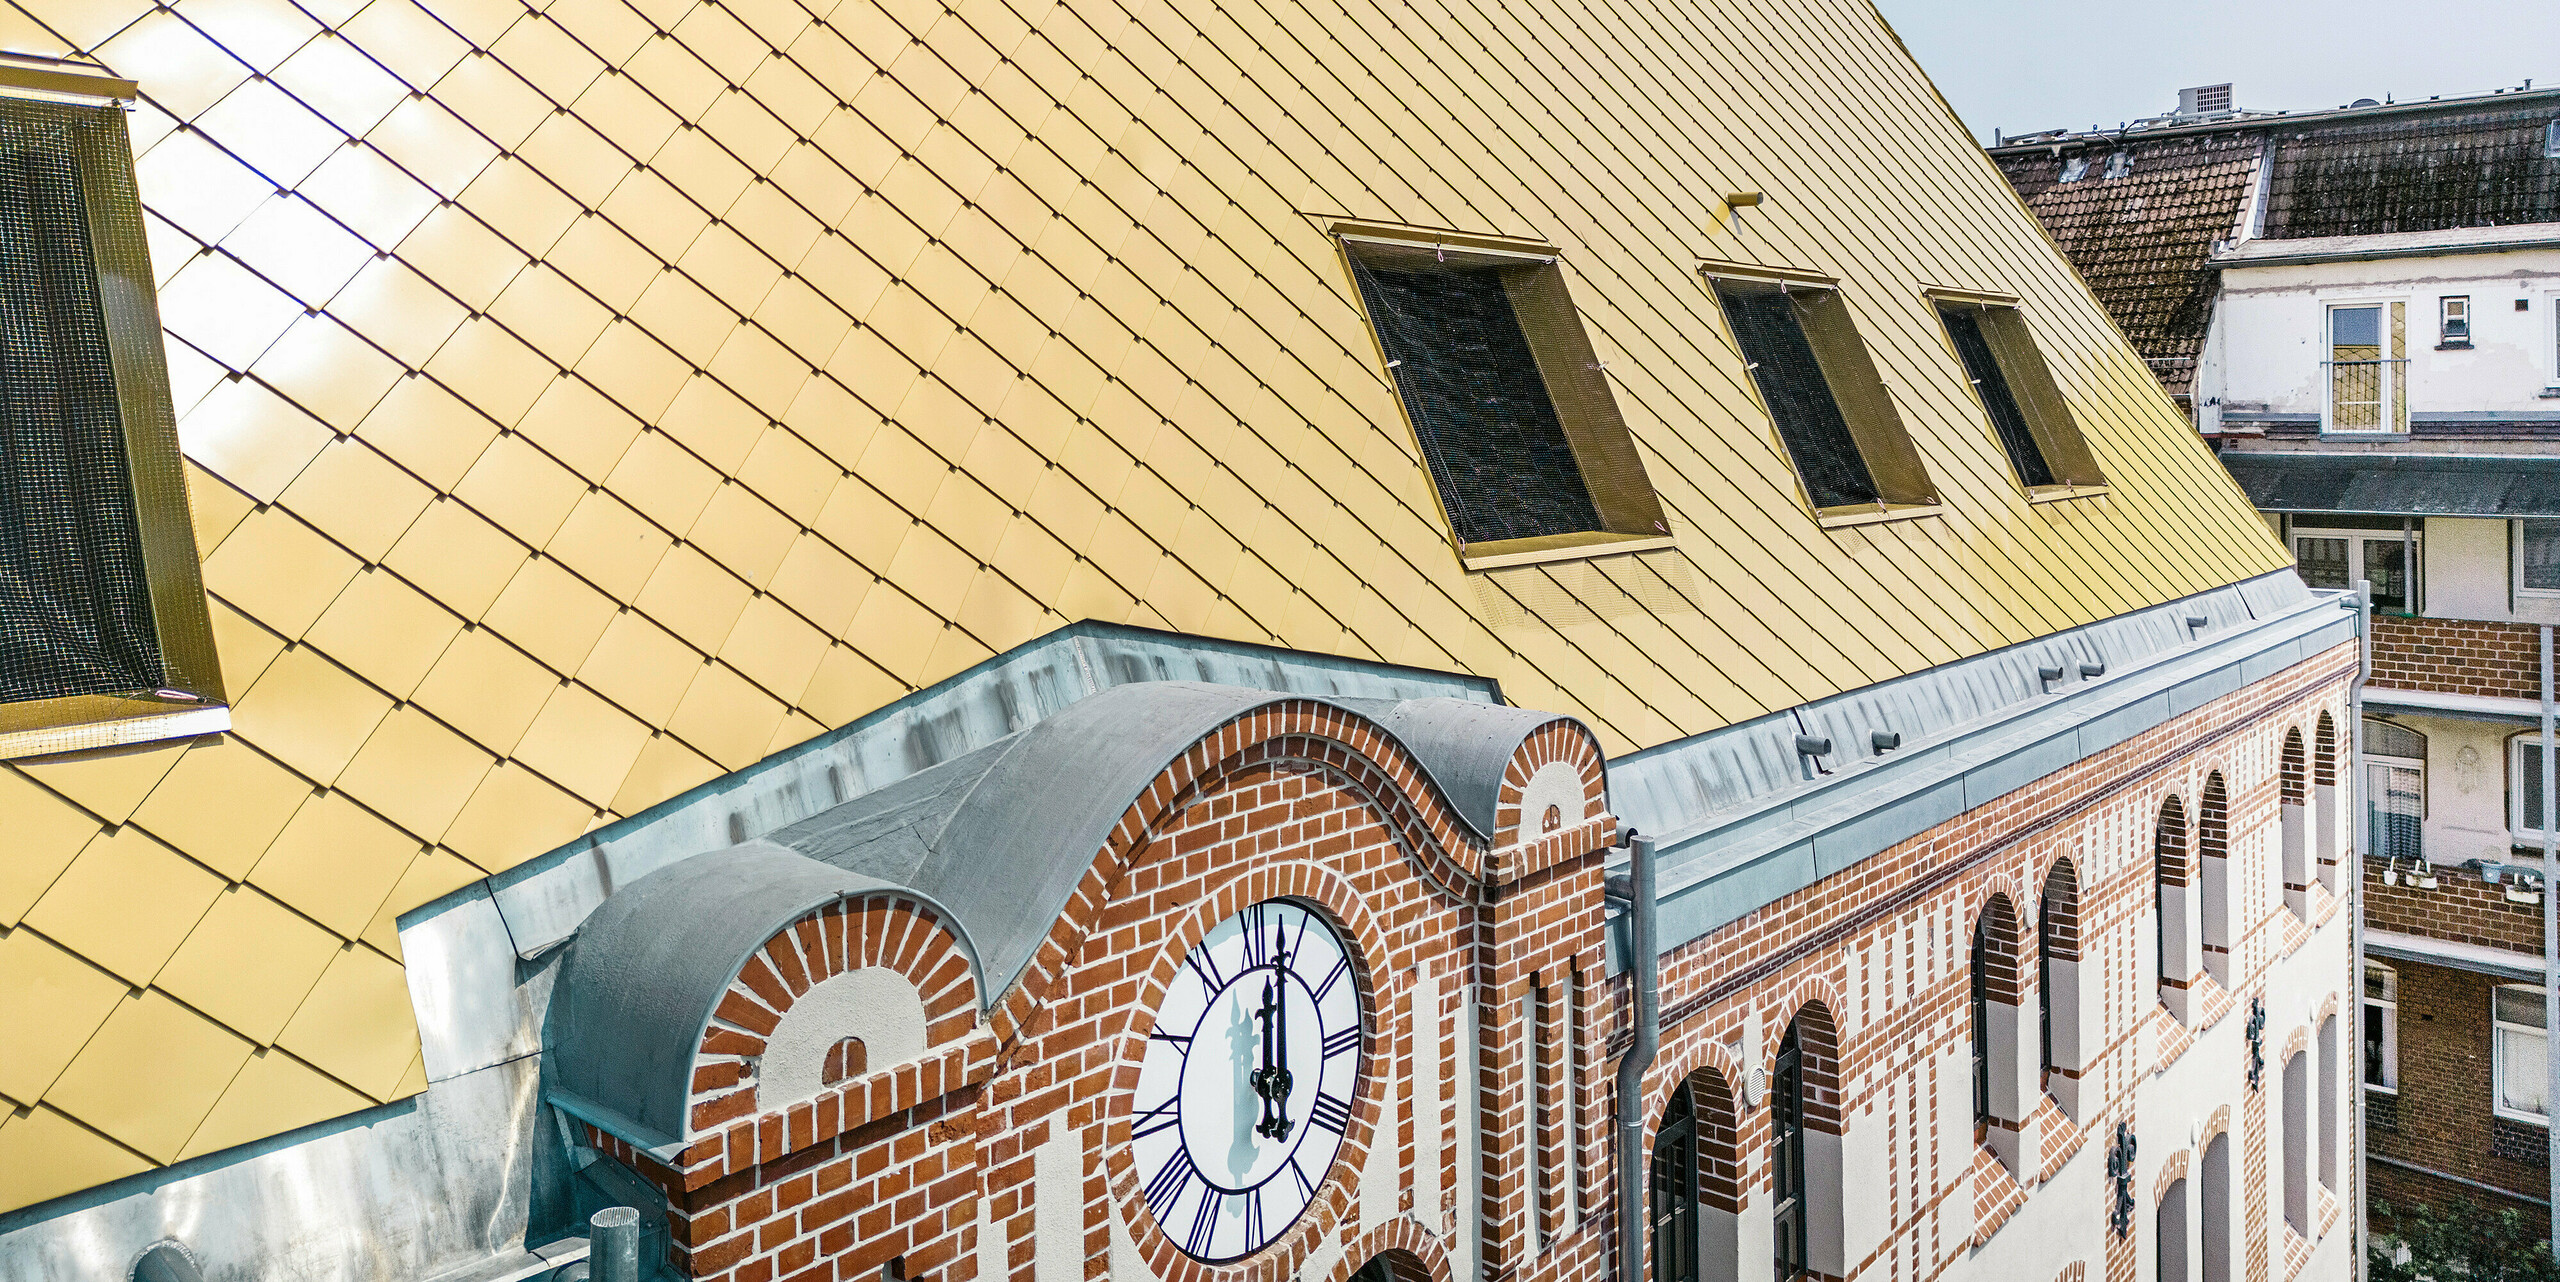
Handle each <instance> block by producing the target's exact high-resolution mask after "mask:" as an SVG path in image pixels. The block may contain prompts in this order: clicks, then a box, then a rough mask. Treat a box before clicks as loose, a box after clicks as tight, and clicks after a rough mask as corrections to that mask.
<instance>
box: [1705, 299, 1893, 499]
mask: <svg viewBox="0 0 2560 1282" xmlns="http://www.w3.org/2000/svg"><path fill="white" fill-rule="evenodd" d="M1716 296H1717V297H1718V298H1721V299H1722V300H1723V301H1724V313H1725V315H1726V316H1728V317H1730V318H1732V320H1733V337H1734V341H1735V342H1737V343H1740V344H1741V345H1742V359H1744V360H1745V361H1748V362H1750V364H1751V378H1752V381H1753V382H1755V383H1758V384H1759V385H1760V398H1761V399H1762V400H1765V401H1767V402H1768V403H1769V417H1770V418H1772V419H1775V420H1777V425H1778V436H1779V438H1780V439H1781V440H1784V441H1785V442H1786V443H1787V453H1789V454H1791V455H1793V456H1794V457H1795V461H1796V474H1797V475H1798V476H1801V477H1803V478H1804V488H1805V493H1806V494H1807V496H1808V497H1810V498H1811V499H1812V500H1813V505H1814V506H1815V507H1817V508H1827V507H1848V506H1851V505H1854V504H1860V503H1875V502H1878V501H1879V499H1880V492H1879V491H1878V490H1877V489H1876V481H1875V476H1874V474H1872V473H1870V472H1869V471H1868V470H1867V462H1866V459H1865V458H1864V457H1862V456H1861V455H1860V454H1859V453H1858V442H1857V439H1856V438H1855V437H1852V436H1851V435H1849V421H1848V420H1847V419H1846V418H1844V417H1842V416H1841V413H1840V403H1839V401H1837V400H1836V399H1834V398H1833V397H1832V395H1831V384H1830V383H1829V382H1828V381H1826V380H1825V379H1824V378H1823V377H1822V365H1821V362H1819V361H1817V360H1815V359H1814V355H1813V344H1812V343H1811V342H1810V341H1808V340H1807V339H1806V338H1805V335H1804V322H1803V320H1802V319H1801V318H1800V317H1798V316H1797V315H1796V305H1795V301H1794V300H1793V299H1790V298H1788V297H1787V295H1786V294H1785V293H1784V292H1783V291H1780V290H1776V289H1769V288H1763V287H1758V286H1752V285H1742V284H1735V283H1732V282H1728V281H1717V282H1716Z"/></svg>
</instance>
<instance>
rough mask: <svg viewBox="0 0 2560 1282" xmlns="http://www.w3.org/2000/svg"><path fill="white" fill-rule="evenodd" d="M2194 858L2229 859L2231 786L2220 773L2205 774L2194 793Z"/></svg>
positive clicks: (2210, 771)
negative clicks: (2202, 781) (2200, 784)
mask: <svg viewBox="0 0 2560 1282" xmlns="http://www.w3.org/2000/svg"><path fill="white" fill-rule="evenodd" d="M2193 845H2194V849H2195V857H2196V858H2199V859H2228V858H2230V857H2231V787H2230V784H2229V783H2228V782H2227V781H2226V780H2225V779H2224V777H2223V773H2222V771H2220V770H2218V769H2217V770H2209V771H2206V772H2205V776H2204V786H2203V787H2202V788H2201V789H2200V790H2198V792H2197V794H2196V824H2195V841H2194V843H2193Z"/></svg>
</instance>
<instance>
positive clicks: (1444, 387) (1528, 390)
mask: <svg viewBox="0 0 2560 1282" xmlns="http://www.w3.org/2000/svg"><path fill="white" fill-rule="evenodd" d="M1504 270H1506V269H1503V268H1494V267H1463V268H1462V267H1454V266H1453V267H1449V268H1444V269H1438V270H1419V271H1404V270H1398V269H1393V268H1385V267H1373V266H1371V265H1369V264H1367V263H1364V262H1361V261H1359V260H1357V259H1354V260H1353V263H1352V275H1353V276H1354V277H1355V278H1357V279H1358V281H1359V282H1360V296H1361V298H1362V299H1364V300H1365V301H1366V302H1367V303H1368V306H1369V316H1370V319H1371V320H1372V321H1373V322H1375V324H1376V325H1377V329H1378V341H1379V345H1380V346H1382V347H1383V348H1385V349H1386V353H1387V359H1389V360H1391V361H1395V362H1397V364H1396V366H1395V367H1394V369H1393V371H1392V372H1393V373H1394V374H1395V376H1396V391H1397V392H1398V393H1399V394H1401V395H1402V396H1403V397H1404V405H1405V411H1406V413H1408V414H1410V415H1411V416H1412V418H1413V429H1414V434H1415V435H1417V436H1419V437H1420V438H1421V440H1422V456H1423V458H1424V459H1425V460H1426V461H1427V462H1429V464H1430V466H1431V480H1432V482H1433V483H1434V484H1435V485H1437V486H1438V487H1439V489H1440V502H1441V505H1442V506H1443V507H1445V508H1446V509H1448V513H1449V524H1450V526H1451V528H1453V529H1454V530H1456V531H1457V535H1458V538H1459V539H1460V540H1461V541H1463V542H1467V543H1488V542H1494V541H1498V540H1502V539H1527V538H1537V537H1539V536H1542V535H1549V534H1575V533H1581V532H1584V531H1589V530H1599V529H1603V528H1605V527H1603V526H1602V524H1601V521H1600V513H1599V511H1598V510H1597V508H1596V507H1595V506H1594V505H1593V504H1592V501H1591V491H1590V489H1589V487H1588V486H1587V485H1586V484H1585V483H1584V481H1583V477H1582V469H1581V467H1580V466H1579V465H1578V464H1577V463H1576V462H1575V461H1574V456H1573V445H1572V442H1571V441H1570V440H1569V439H1568V438H1567V437H1566V436H1565V430H1564V424H1563V422H1562V421H1561V420H1559V419H1558V418H1557V417H1556V407H1555V402H1554V401H1553V400H1552V399H1550V398H1549V396H1548V394H1547V384H1546V380H1545V379H1544V378H1542V377H1541V376H1540V375H1539V373H1538V361H1537V358H1536V357H1535V356H1534V355H1532V354H1531V353H1530V350H1529V340H1528V338H1527V337H1526V336H1525V335H1523V334H1522V333H1521V330H1520V320H1519V317H1518V316H1517V315H1516V314H1514V313H1513V311H1512V308H1511V299H1510V296H1509V295H1508V294H1507V293H1506V292H1505V291H1504V289H1503V286H1502V273H1503V271H1504ZM1510 270H1517V269H1510Z"/></svg>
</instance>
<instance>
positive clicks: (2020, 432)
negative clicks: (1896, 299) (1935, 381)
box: [1937, 297, 2107, 498]
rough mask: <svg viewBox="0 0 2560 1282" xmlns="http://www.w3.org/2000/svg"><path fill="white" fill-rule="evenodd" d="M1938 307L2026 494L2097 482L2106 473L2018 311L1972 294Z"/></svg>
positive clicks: (2069, 490)
mask: <svg viewBox="0 0 2560 1282" xmlns="http://www.w3.org/2000/svg"><path fill="white" fill-rule="evenodd" d="M1937 307H1938V319H1939V321H1940V322H1941V323H1943V324H1944V325H1945V326H1946V329H1947V339H1948V341H1949V342H1950V343H1952V344H1953V345H1954V347H1955V352H1956V359H1957V361H1958V363H1960V364H1961V365H1962V366H1963V367H1964V374H1965V379H1966V381H1967V382H1969V383H1970V384H1972V386H1973V392H1974V395H1975V397H1976V398H1978V399H1979V400H1980V401H1981V402H1982V410H1983V413H1984V415H1985V416H1986V417H1988V418H1989V419H1990V420H1991V432H1992V435H1993V436H1995V437H1997V438H1999V441H2000V450H2001V452H2002V453H2004V454H2006V455H2008V457H2009V465H2010V467H2011V468H2012V469H2014V470H2015V471H2016V473H2017V476H2018V483H2019V484H2020V485H2022V486H2025V487H2026V490H2027V493H2028V495H2029V496H2030V497H2031V498H2059V497H2064V496H2067V495H2070V494H2076V493H2081V492H2085V491H2090V490H2095V489H2097V488H2099V487H2102V486H2104V485H2105V484H2106V483H2107V478H2106V476H2105V475H2104V474H2103V473H2101V472H2100V471H2099V470H2098V460H2097V458H2096V456H2095V455H2093V454H2092V453H2090V450H2089V443H2088V441H2087V440H2086V439H2085V438H2083V437H2082V436H2081V435H2080V426H2079V424H2078V422H2077V421H2075V420H2074V419H2073V418H2072V416H2071V407H2070V405H2069V404H2067V403H2066V402H2065V401H2064V400H2063V398H2062V389H2061V388H2060V387H2059V386H2057V385H2056V384H2055V383H2054V381H2053V371H2052V370H2051V369H2049V368H2047V367H2046V365H2045V363H2044V354H2043V353H2042V352H2041V351H2039V350H2038V349H2037V347H2036V344H2035V339H2034V337H2033V336H2032V335H2030V334H2029V333H2028V332H2027V324H2026V319H2025V318H2024V317H2022V316H2020V315H2019V314H2018V309H2017V308H2016V307H2015V306H2011V305H2007V304H2003V303H1992V302H1986V301H1981V300H1979V299H1976V298H1972V297H1961V298H1958V297H1941V298H1939V299H1937Z"/></svg>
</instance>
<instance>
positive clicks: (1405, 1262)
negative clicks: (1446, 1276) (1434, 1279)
mask: <svg viewBox="0 0 2560 1282" xmlns="http://www.w3.org/2000/svg"><path fill="white" fill-rule="evenodd" d="M1350 1282H1431V1266H1430V1265H1427V1264H1424V1263H1423V1262H1422V1258H1421V1257H1420V1256H1417V1255H1413V1254H1411V1253H1409V1252H1405V1251H1397V1250H1386V1251H1380V1252H1378V1253H1377V1254H1376V1255H1373V1256H1370V1257H1369V1262H1368V1263H1366V1264H1363V1265H1361V1266H1360V1269H1359V1271H1358V1272H1356V1273H1353V1274H1352V1275H1351V1280H1350Z"/></svg>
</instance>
